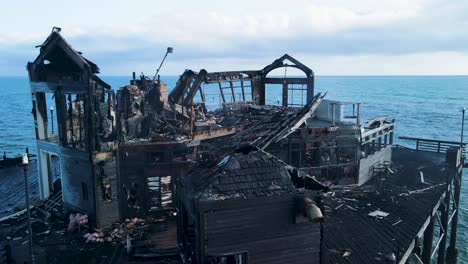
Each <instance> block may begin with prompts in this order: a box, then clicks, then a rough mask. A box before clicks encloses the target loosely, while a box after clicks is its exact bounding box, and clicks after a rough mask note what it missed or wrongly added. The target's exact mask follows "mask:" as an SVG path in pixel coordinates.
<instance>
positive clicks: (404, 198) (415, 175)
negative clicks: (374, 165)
mask: <svg viewBox="0 0 468 264" xmlns="http://www.w3.org/2000/svg"><path fill="white" fill-rule="evenodd" d="M435 156H436V154H434V155H432V156H431V158H430V159H432V158H433V157H435ZM439 156H441V160H443V157H444V155H443V154H441V155H439ZM416 157H419V156H416V154H414V153H413V155H411V151H408V155H403V154H402V153H399V154H398V160H395V161H394V163H393V164H392V165H391V166H390V170H388V169H385V170H383V173H382V174H380V175H377V176H375V177H374V178H373V179H372V180H371V181H370V182H368V183H366V184H365V185H364V186H354V187H351V186H349V187H345V188H340V189H337V190H334V191H332V192H330V193H328V194H327V196H326V197H324V199H323V204H324V207H325V221H324V225H323V239H324V241H323V242H324V248H323V249H324V256H326V259H327V261H326V262H325V263H360V264H365V263H386V261H388V259H389V258H392V256H394V257H395V258H396V260H397V262H400V260H402V259H405V257H407V254H406V256H405V253H407V252H408V250H409V249H411V248H412V247H413V246H414V243H415V238H416V237H417V236H420V235H421V233H422V232H423V231H424V229H425V228H426V226H427V225H428V219H430V218H431V217H432V216H433V214H434V213H435V211H436V210H437V208H438V207H439V205H440V201H441V200H442V199H443V197H444V194H445V191H446V190H447V184H446V182H447V178H448V177H449V176H448V172H447V170H446V169H445V168H444V165H443V163H442V162H441V160H437V159H432V160H425V161H424V160H422V159H423V157H420V158H416ZM405 159H407V160H405ZM420 171H421V172H422V173H423V175H424V181H425V183H421V181H420V179H421V177H420ZM392 172H393V173H392ZM376 210H380V211H383V212H385V213H388V215H387V216H385V217H379V218H378V217H372V216H369V215H368V214H369V213H371V212H374V211H376Z"/></svg>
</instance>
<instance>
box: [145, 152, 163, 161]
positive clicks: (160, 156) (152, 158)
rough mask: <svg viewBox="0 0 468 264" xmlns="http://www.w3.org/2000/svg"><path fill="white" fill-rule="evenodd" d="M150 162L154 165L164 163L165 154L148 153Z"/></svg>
mask: <svg viewBox="0 0 468 264" xmlns="http://www.w3.org/2000/svg"><path fill="white" fill-rule="evenodd" d="M148 161H149V162H153V163H161V162H164V161H165V159H164V152H149V153H148Z"/></svg>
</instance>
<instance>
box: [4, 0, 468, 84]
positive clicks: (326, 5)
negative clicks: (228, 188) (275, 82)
mask: <svg viewBox="0 0 468 264" xmlns="http://www.w3.org/2000/svg"><path fill="white" fill-rule="evenodd" d="M466 14H468V2H467V1H457V0H453V1H441V0H393V1H382V0H380V1H371V0H354V1H349V0H346V1H345V0H336V1H330V0H329V1H325V0H309V1H307V0H288V1H284V0H282V1H278V0H268V1H266V0H260V1H254V0H250V1H247V0H245V1H244V0H238V1H206V0H201V1H200V0H199V1H155V0H141V1H120V0H113V1H107V0H106V1H90V0H81V1H79V2H67V1H58V0H41V1H29V0H23V1H14V2H9V3H7V4H5V3H4V4H2V16H1V17H0V75H3V76H5V75H6V76H8V75H26V70H25V65H26V63H27V61H31V60H33V59H34V58H35V56H37V53H38V50H37V49H35V48H34V46H35V45H38V44H40V43H42V42H43V40H44V39H45V38H46V37H47V35H48V34H49V33H50V30H51V29H52V27H53V26H59V27H61V28H62V34H63V35H64V37H65V38H67V40H68V41H69V42H70V43H71V44H72V45H73V47H74V48H75V49H77V50H79V51H82V52H83V54H84V55H85V56H86V57H87V58H88V59H90V60H92V61H94V62H95V63H97V64H98V65H99V66H100V68H101V74H103V75H129V74H130V73H131V72H132V71H136V72H144V73H147V74H152V73H154V70H155V68H156V67H157V66H158V65H159V62H160V60H161V59H162V56H163V55H164V52H165V49H166V47H167V46H173V47H174V54H171V55H170V56H169V57H168V60H167V63H166V64H165V66H164V68H163V70H162V72H161V74H163V75H178V74H181V73H182V72H183V71H184V69H187V68H191V69H195V70H198V69H200V68H206V69H207V70H208V71H221V70H229V69H257V68H260V67H263V66H264V65H266V64H268V63H270V62H271V61H272V60H274V59H275V58H277V57H279V56H281V55H282V54H284V53H289V54H290V55H293V56H294V57H296V58H297V59H299V60H301V61H303V62H305V63H306V64H307V65H309V66H310V67H311V68H312V69H314V71H315V72H316V73H317V74H319V75H413V74H414V75H439V74H440V75H449V74H454V75H464V74H468V34H466V29H467V28H468V15H466Z"/></svg>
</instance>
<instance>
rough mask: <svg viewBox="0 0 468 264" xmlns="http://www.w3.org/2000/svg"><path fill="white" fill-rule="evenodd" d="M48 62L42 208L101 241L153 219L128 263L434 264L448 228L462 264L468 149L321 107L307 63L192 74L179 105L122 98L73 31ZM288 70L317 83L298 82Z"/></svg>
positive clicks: (40, 106) (157, 86)
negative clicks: (459, 245)
mask: <svg viewBox="0 0 468 264" xmlns="http://www.w3.org/2000/svg"><path fill="white" fill-rule="evenodd" d="M39 48H40V54H39V55H38V57H37V58H36V59H35V60H34V61H33V62H31V63H28V66H27V68H28V72H29V78H30V85H31V92H32V100H33V115H34V121H35V128H36V142H37V151H38V153H37V154H38V177H39V186H40V188H39V189H40V194H41V198H43V199H47V198H48V197H49V196H50V195H53V197H52V199H50V200H53V201H60V202H59V203H54V206H61V205H62V204H63V208H62V209H63V212H65V213H67V212H80V213H84V214H87V215H88V216H89V220H90V228H103V227H109V226H112V224H113V223H116V222H119V221H120V222H121V221H125V219H133V220H128V221H130V222H131V223H134V222H136V223H138V222H139V219H140V218H146V219H147V220H148V222H151V223H153V225H151V229H150V231H147V233H146V234H143V232H139V233H138V234H139V235H138V236H139V237H138V238H137V237H136V236H135V237H130V234H126V235H128V237H127V244H126V246H127V250H128V254H133V255H134V256H139V257H148V256H151V257H159V256H169V255H170V256H172V257H174V258H176V257H177V256H178V257H180V259H182V260H184V261H185V262H187V263H275V262H276V263H304V262H314V263H315V262H317V263H319V262H320V263H375V262H385V261H388V260H389V259H390V260H392V259H394V260H392V261H393V263H394V262H397V263H405V262H406V261H407V260H409V259H411V258H414V259H419V258H422V259H423V261H424V263H429V261H430V259H431V258H432V257H433V256H435V252H436V249H433V248H432V244H433V243H432V238H433V237H434V222H435V221H439V222H440V225H441V226H442V227H443V230H444V232H441V234H440V236H439V240H438V243H437V246H436V248H437V250H438V255H439V256H440V257H439V259H440V260H439V263H444V262H443V259H444V258H445V255H447V256H449V257H450V258H451V259H452V260H453V259H456V250H455V247H456V231H457V216H458V204H459V196H460V182H461V174H462V172H461V167H462V166H463V162H462V157H461V156H462V151H461V149H460V146H461V147H465V145H463V144H462V145H460V144H459V143H457V142H448V141H437V140H427V139H414V140H416V142H417V144H416V150H409V149H407V148H405V147H402V146H399V145H395V144H394V138H393V137H394V125H395V123H394V120H390V119H387V118H386V117H380V118H376V119H373V120H370V121H368V122H367V123H365V122H363V121H362V120H361V105H360V103H354V102H342V101H335V100H329V99H327V98H326V97H325V96H326V95H322V94H320V93H315V91H314V73H313V71H312V70H311V69H310V68H308V67H307V66H305V65H304V64H302V63H301V62H299V61H298V60H296V59H295V58H293V57H291V56H289V55H287V54H285V55H284V56H282V57H280V58H278V59H277V60H275V61H273V63H272V64H270V65H267V66H266V67H264V68H263V69H259V70H240V71H227V72H208V71H207V70H204V69H201V70H199V71H198V72H196V71H193V70H186V71H185V72H184V73H183V74H182V75H181V76H180V78H179V80H178V82H177V84H176V85H175V87H174V88H173V89H170V88H168V87H167V86H166V85H165V84H164V83H163V82H162V81H161V80H160V78H159V76H154V77H148V76H145V75H143V74H142V75H140V76H138V77H137V76H136V75H135V74H133V77H132V78H131V80H130V82H129V84H128V85H126V86H124V87H120V88H119V89H118V90H117V92H116V93H115V92H114V90H112V89H111V87H110V86H109V85H108V84H106V83H105V82H104V81H102V80H101V79H100V78H99V77H98V76H97V74H98V73H99V69H98V67H97V66H96V64H94V63H93V62H91V61H89V60H88V59H86V58H85V57H84V56H83V55H82V54H81V52H78V51H76V50H74V49H73V48H72V47H71V45H69V44H68V43H67V42H66V41H65V40H64V38H63V37H62V36H61V35H60V29H58V28H54V29H53V31H52V33H51V34H50V36H49V37H48V38H47V39H46V41H45V42H44V43H43V44H42V45H40V46H39ZM288 68H294V69H297V70H299V71H300V72H301V73H302V74H303V75H302V76H301V77H288V76H287V75H286V69H288ZM278 69H284V70H285V74H284V76H282V77H278V76H276V75H273V74H272V72H274V71H275V70H278ZM276 95H279V96H276ZM276 98H278V99H277V100H276ZM49 108H51V109H53V111H55V116H54V115H53V113H54V112H53V111H51V114H50V115H49V114H48V109H49ZM54 125H55V127H56V128H57V129H56V130H55V131H54V129H53V128H54ZM445 155H447V156H445ZM53 157H58V159H59V167H60V177H59V178H60V180H59V181H58V180H56V179H55V178H54V177H53V176H52V175H53V174H52V173H51V170H52V167H54V166H56V164H54V160H56V158H53ZM425 176H427V177H425ZM452 197H453V198H452ZM420 201H423V202H422V204H421V202H420ZM395 203H396V204H398V206H394V204H395ZM443 204H445V205H444V206H442V205H443ZM450 208H451V209H450ZM321 213H323V219H322V217H321V216H320V217H318V216H319V215H320V214H321ZM439 214H440V216H439ZM449 214H450V215H449ZM389 215H391V216H390V217H388V216H389ZM413 215H416V216H415V217H413ZM317 219H322V221H321V222H316V221H315V220H317ZM437 219H439V220H437ZM310 220H313V221H312V222H311V221H310ZM132 221H133V222H132ZM449 225H451V226H450V227H449ZM356 226H359V227H360V229H358V228H355V227H356ZM365 227H369V230H365V229H366V228H365ZM357 230H359V232H358V231H357ZM431 230H432V231H431ZM448 230H450V232H451V235H450V247H449V248H447V247H446V243H447V240H448V235H447V234H448V232H449V231H448ZM112 232H113V234H115V232H114V231H112ZM116 232H117V231H116ZM393 233H396V234H397V235H393ZM120 237H121V238H122V236H120ZM369 237H371V238H372V239H369ZM374 238H378V239H377V240H375V239H374ZM110 239H111V240H112V237H110ZM368 240H369V241H374V243H373V244H372V245H367V244H366V243H367V242H366V241H368ZM131 241H133V242H131ZM421 241H423V244H424V246H421V247H420V246H419V245H418V243H419V244H420V243H421ZM138 245H141V248H140V249H142V250H143V249H144V250H146V251H144V252H143V251H140V249H138V248H137V249H135V248H136V247H138ZM131 248H133V250H131ZM421 248H422V249H421ZM148 249H149V253H148ZM446 249H447V252H446ZM142 252H143V253H142Z"/></svg>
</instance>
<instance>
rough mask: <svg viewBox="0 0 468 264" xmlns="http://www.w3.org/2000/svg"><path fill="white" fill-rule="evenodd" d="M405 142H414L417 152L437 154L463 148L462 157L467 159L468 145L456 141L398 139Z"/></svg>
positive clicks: (413, 138)
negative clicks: (453, 148) (454, 148)
mask: <svg viewBox="0 0 468 264" xmlns="http://www.w3.org/2000/svg"><path fill="white" fill-rule="evenodd" d="M398 139H400V140H403V141H410V142H414V144H415V149H416V150H424V151H431V152H437V153H445V152H447V150H448V149H449V148H452V147H460V146H462V155H463V157H466V154H467V145H468V143H463V144H462V143H461V142H456V141H447V140H437V139H427V138H415V137H398Z"/></svg>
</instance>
